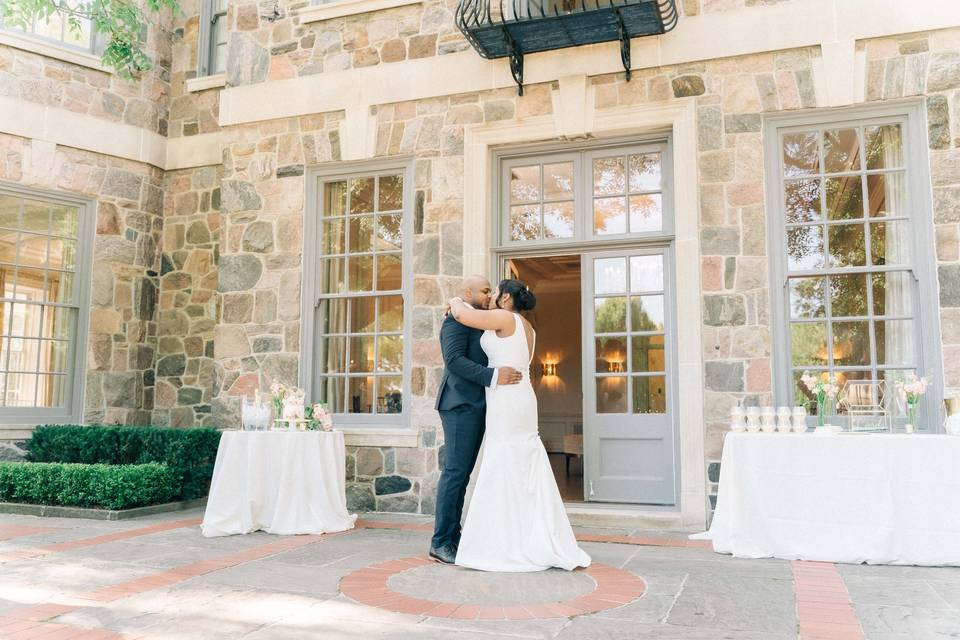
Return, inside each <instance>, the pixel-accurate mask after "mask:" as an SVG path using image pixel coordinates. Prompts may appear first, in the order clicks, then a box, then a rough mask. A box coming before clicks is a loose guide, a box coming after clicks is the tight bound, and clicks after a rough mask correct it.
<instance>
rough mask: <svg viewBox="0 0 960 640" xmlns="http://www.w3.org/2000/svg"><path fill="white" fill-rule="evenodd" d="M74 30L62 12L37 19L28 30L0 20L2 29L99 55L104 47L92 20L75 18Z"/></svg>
mask: <svg viewBox="0 0 960 640" xmlns="http://www.w3.org/2000/svg"><path fill="white" fill-rule="evenodd" d="M74 20H75V22H74V25H75V26H76V27H78V28H76V29H75V28H73V27H72V26H71V24H70V21H69V20H68V19H67V18H66V17H65V15H64V14H63V13H61V12H58V11H55V12H53V13H51V14H50V16H49V17H48V18H46V19H43V18H35V19H34V20H33V21H32V22H31V23H30V25H29V26H27V28H24V27H23V25H15V24H10V23H3V21H2V18H0V27H2V28H3V29H7V30H10V31H17V32H20V33H25V34H27V35H29V36H31V37H33V38H36V39H38V40H44V41H46V42H50V43H53V44H56V45H60V46H62V47H68V48H70V49H77V50H79V51H84V52H86V53H92V54H99V53H100V51H101V49H102V47H101V46H100V44H99V42H100V39H99V38H97V37H96V34H95V33H94V31H93V28H92V27H91V24H90V20H89V19H87V18H83V17H75V18H74Z"/></svg>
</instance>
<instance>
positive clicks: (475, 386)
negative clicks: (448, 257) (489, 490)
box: [430, 276, 521, 564]
mask: <svg viewBox="0 0 960 640" xmlns="http://www.w3.org/2000/svg"><path fill="white" fill-rule="evenodd" d="M490 292H491V290H490V281H489V280H487V279H486V278H484V277H483V276H470V277H469V278H467V279H465V280H464V281H463V292H462V293H461V294H460V297H462V298H463V301H464V302H466V303H467V304H469V305H471V306H473V307H474V308H476V309H486V308H487V306H488V305H489V303H490ZM482 335H483V331H481V330H480V329H471V328H470V327H466V326H464V325H462V324H460V323H459V322H457V321H456V320H455V319H454V317H453V316H452V315H450V314H447V316H446V317H445V318H444V319H443V325H442V326H441V327H440V348H441V350H442V351H443V364H444V367H445V368H444V371H443V379H442V380H441V381H440V391H439V392H438V394H437V404H436V406H435V409H436V410H437V411H438V412H439V413H440V422H441V423H442V424H443V440H444V453H443V466H442V468H441V470H440V482H439V483H438V484H437V513H436V521H435V524H434V528H433V540H431V542H430V557H431V558H434V559H436V560H438V561H440V562H443V563H446V564H453V562H454V560H455V559H456V557H457V545H458V544H459V543H460V516H461V515H462V514H463V499H464V496H465V495H466V492H467V484H468V483H469V482H470V472H471V471H473V465H474V464H475V463H476V462H477V454H478V453H479V451H480V443H481V442H482V441H483V429H484V421H485V419H486V413H487V404H486V394H485V392H484V387H490V388H491V389H493V388H496V386H497V385H498V384H517V383H518V382H520V378H521V374H520V372H519V371H517V370H516V369H514V368H512V367H500V368H499V369H491V368H490V367H488V366H487V356H486V354H485V353H484V352H483V349H481V348H480V336H482Z"/></svg>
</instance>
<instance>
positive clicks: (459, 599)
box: [0, 511, 960, 640]
mask: <svg viewBox="0 0 960 640" xmlns="http://www.w3.org/2000/svg"><path fill="white" fill-rule="evenodd" d="M201 516H202V513H201V512H200V511H192V512H180V513H176V514H166V515H162V516H155V517H150V518H142V519H138V520H135V521H124V522H96V521H89V520H72V519H56V518H33V517H29V516H13V515H0V563H2V570H0V638H4V639H6V638H9V639H11V640H21V639H24V640H25V639H27V638H42V639H43V640H52V639H55V638H84V639H101V638H102V639H109V638H114V639H121V638H124V639H132V638H145V639H154V638H156V639H161V638H176V639H178V640H180V639H188V638H189V639H192V638H225V639H227V638H229V639H233V638H245V639H246V638H249V639H251V640H265V639H278V640H279V639H288V638H290V639H297V638H324V639H325V640H326V639H329V640H341V639H342V640H367V639H369V638H395V639H403V640H406V639H408V638H409V639H421V638H463V639H466V640H494V639H497V638H504V639H506V638H559V639H561V640H572V639H590V640H594V639H597V638H608V639H612V640H618V639H624V640H625V639H628V638H629V639H631V640H633V639H636V638H662V639H668V640H669V639H678V640H679V639H683V640H720V639H725V638H730V639H744V640H780V639H784V640H786V639H788V638H789V639H794V638H798V637H799V638H801V639H802V640H814V639H821V638H823V639H827V638H851V639H852V638H867V639H870V640H873V639H876V640H894V639H903V640H907V639H910V640H923V639H926V638H957V637H960V569H949V568H917V567H870V566H849V565H837V566H835V565H832V564H828V563H812V562H786V561H780V560H737V559H733V558H730V557H727V556H721V555H717V554H714V553H713V552H712V551H710V549H709V548H705V547H704V545H703V544H702V543H699V542H690V541H688V540H687V539H686V535H684V534H681V533H676V532H665V531H628V530H616V529H589V530H588V529H584V528H577V529H576V530H577V535H578V537H579V538H580V540H581V544H582V545H583V547H584V548H585V549H586V550H587V551H588V552H589V553H590V555H591V556H592V557H593V560H594V564H593V566H591V567H590V569H588V570H586V571H577V572H573V573H567V572H563V571H548V572H542V573H536V574H487V573H481V572H476V571H471V570H467V569H462V568H459V567H446V566H441V565H437V564H434V563H431V562H429V561H428V560H427V559H426V558H425V551H426V548H427V544H428V542H429V531H430V529H431V525H430V519H429V518H426V517H414V516H402V515H396V514H369V515H366V516H364V517H363V519H361V520H360V521H359V522H358V527H357V529H355V530H353V531H350V532H346V533H343V534H337V535H329V536H295V537H277V536H271V535H267V534H263V533H257V534H252V535H248V536H234V537H229V538H216V539H206V538H203V537H202V536H201V535H200V533H199V528H198V524H199V521H200V518H201Z"/></svg>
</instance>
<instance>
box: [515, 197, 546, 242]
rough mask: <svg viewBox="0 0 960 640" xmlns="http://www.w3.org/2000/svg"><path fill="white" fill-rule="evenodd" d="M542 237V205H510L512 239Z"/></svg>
mask: <svg viewBox="0 0 960 640" xmlns="http://www.w3.org/2000/svg"><path fill="white" fill-rule="evenodd" d="M539 237H540V205H536V204H532V205H521V206H516V207H510V239H511V240H536V239H537V238H539Z"/></svg>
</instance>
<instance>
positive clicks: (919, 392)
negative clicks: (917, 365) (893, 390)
mask: <svg viewBox="0 0 960 640" xmlns="http://www.w3.org/2000/svg"><path fill="white" fill-rule="evenodd" d="M928 384H930V383H929V381H928V380H927V379H926V378H918V377H917V374H915V373H910V374H908V375H907V377H906V379H902V380H897V382H896V386H897V392H898V393H899V395H900V400H901V402H903V403H905V404H906V405H907V423H908V425H909V427H908V428H907V431H908V432H909V431H911V428H910V427H914V426H916V424H917V408H918V407H919V406H920V398H922V397H923V394H925V393H926V392H927V385H928Z"/></svg>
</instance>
